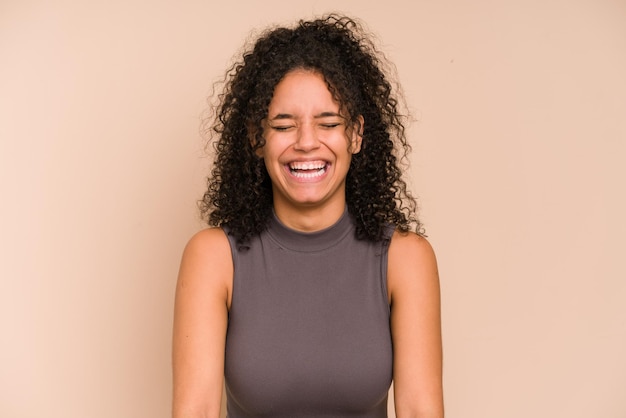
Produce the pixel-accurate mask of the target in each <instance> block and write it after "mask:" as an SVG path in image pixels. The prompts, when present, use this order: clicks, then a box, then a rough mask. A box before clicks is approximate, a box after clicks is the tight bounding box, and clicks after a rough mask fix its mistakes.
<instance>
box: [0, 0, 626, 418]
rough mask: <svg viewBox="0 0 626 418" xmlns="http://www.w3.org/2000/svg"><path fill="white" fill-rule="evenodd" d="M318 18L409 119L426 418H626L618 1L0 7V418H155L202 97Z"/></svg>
mask: <svg viewBox="0 0 626 418" xmlns="http://www.w3.org/2000/svg"><path fill="white" fill-rule="evenodd" d="M296 3H298V5H296ZM333 9H338V10H343V11H346V12H348V13H350V14H354V15H356V16H360V17H361V18H362V19H364V20H365V21H366V22H367V23H368V24H369V27H370V28H371V29H372V30H373V31H374V32H376V33H377V34H378V35H379V36H380V39H381V41H382V46H383V49H384V50H385V51H386V52H387V53H388V55H389V57H390V58H391V59H392V60H393V61H394V62H395V63H396V64H397V69H398V74H399V79H400V81H401V83H402V84H403V86H404V89H405V93H406V97H407V101H408V103H409V106H410V107H411V109H412V111H413V114H414V116H415V117H416V119H417V121H416V122H415V123H414V124H412V125H411V127H410V131H409V136H410V138H411V141H412V143H413V144H414V153H413V155H412V158H411V160H412V169H411V170H412V171H411V172H410V176H411V183H412V185H413V189H414V190H415V192H416V193H417V194H418V195H419V196H420V203H421V206H422V208H423V209H422V217H423V220H424V222H425V224H426V226H427V229H428V233H429V235H430V239H431V241H432V243H433V244H434V246H435V248H436V250H437V253H438V257H439V262H440V270H441V279H442V290H443V320H444V339H445V341H444V342H445V389H446V408H447V416H448V417H450V418H453V417H454V418H456V417H458V418H503V417H504V418H526V417H531V416H532V417H568V418H583V417H584V418H589V417H601V418H624V417H626V398H625V397H624V393H625V389H626V355H625V353H626V307H625V304H626V303H625V302H626V280H625V279H626V267H625V264H624V249H625V245H624V241H623V238H624V236H625V235H626V223H625V221H624V214H625V213H626V197H625V191H624V190H625V186H624V180H625V178H626V176H625V175H626V170H625V169H624V164H623V160H624V159H625V158H626V2H624V1H623V0H613V1H611V0H571V1H569V0H568V1H566V0H541V1H539V0H511V1H499V2H498V1H487V0H476V1H464V0H443V1H436V2H435V1H421V0H418V1H408V0H407V1H393V0H386V1H380V2H374V1H363V0H352V1H339V2H337V1H330V0H324V1H321V0H320V1H303V2H294V1H287V0H281V1H279V0H274V1H265V2H256V1H247V2H245V1H231V2H228V1H226V2H212V1H180V2H175V1H164V0H156V1H155V0H150V1H148V0H126V1H122V0H113V1H106V2H105V1H97V2H96V1H79V0H75V1H71V0H65V1H63V0H57V1H35V0H32V1H29V0H1V1H0V60H1V63H0V138H1V143H0V159H1V163H0V185H1V191H0V193H1V196H2V204H1V205H0V222H1V225H0V236H1V238H0V240H1V245H2V248H1V251H0V257H2V259H1V263H0V275H1V282H0V330H1V335H2V337H1V338H2V340H1V343H0V358H1V359H2V366H1V368H0V370H1V371H0V416H2V417H7V418H8V417H11V418H35V417H48V418H56V417H59V418H61V417H64V418H68V417H71V418H74V417H76V418H78V417H81V418H83V417H90V418H111V417H116V418H126V417H128V418H131V417H133V418H134V417H151V418H155V417H168V416H169V408H170V391H171V389H170V364H169V361H170V359H169V356H170V333H171V323H172V300H173V291H174V280H175V276H176V272H177V268H178V262H179V257H180V254H181V250H182V247H183V245H184V243H185V241H186V240H187V239H188V237H189V236H190V235H191V234H192V233H193V232H194V231H196V230H197V229H199V228H201V223H200V222H199V221H198V218H197V213H196V209H195V201H196V199H198V198H199V196H200V193H201V191H202V186H203V181H204V180H203V176H204V175H205V167H206V164H207V161H206V160H205V159H203V151H202V147H203V143H202V140H201V138H200V136H199V134H198V130H199V119H200V115H201V113H202V111H203V110H205V109H206V104H205V99H206V96H207V95H208V93H209V91H210V86H211V84H212V83H213V82H214V81H215V80H217V79H218V78H219V77H220V76H221V75H222V73H223V70H224V69H225V68H226V66H227V64H228V63H229V62H230V59H231V56H232V55H233V54H234V53H235V51H237V50H238V49H239V48H240V46H241V44H242V43H243V41H244V39H246V38H247V37H248V33H249V31H250V29H251V28H255V27H257V28H258V27H264V26H265V25H266V24H269V23H272V22H279V23H281V22H290V21H292V20H293V19H294V18H296V17H302V16H304V17H309V16H311V15H312V14H314V13H316V14H319V13H322V12H325V11H329V10H333Z"/></svg>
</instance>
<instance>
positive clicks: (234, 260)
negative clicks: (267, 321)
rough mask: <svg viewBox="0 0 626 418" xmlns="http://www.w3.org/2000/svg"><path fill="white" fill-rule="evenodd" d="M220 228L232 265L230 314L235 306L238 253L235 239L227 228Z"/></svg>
mask: <svg viewBox="0 0 626 418" xmlns="http://www.w3.org/2000/svg"><path fill="white" fill-rule="evenodd" d="M221 228H222V232H224V235H226V239H227V240H228V245H229V246H230V257H231V261H232V263H233V279H232V280H233V283H232V286H231V292H232V293H231V296H230V309H229V310H228V311H229V312H230V311H231V310H232V309H233V306H234V305H235V296H236V294H237V292H236V291H235V289H236V285H237V280H235V277H236V276H237V258H238V255H239V252H238V251H237V239H236V238H235V237H234V236H232V235H231V234H230V232H229V229H228V227H227V226H222V227H221Z"/></svg>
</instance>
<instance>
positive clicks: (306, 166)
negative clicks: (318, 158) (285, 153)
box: [289, 162, 325, 170]
mask: <svg viewBox="0 0 626 418" xmlns="http://www.w3.org/2000/svg"><path fill="white" fill-rule="evenodd" d="M324 166H325V164H324V163H321V162H311V163H291V164H289V167H290V168H291V169H292V170H321V169H322V168H324Z"/></svg>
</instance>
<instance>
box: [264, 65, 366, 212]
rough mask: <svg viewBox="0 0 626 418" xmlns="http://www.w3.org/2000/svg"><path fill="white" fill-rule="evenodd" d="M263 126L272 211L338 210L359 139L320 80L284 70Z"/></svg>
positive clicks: (315, 75)
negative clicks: (272, 197)
mask: <svg viewBox="0 0 626 418" xmlns="http://www.w3.org/2000/svg"><path fill="white" fill-rule="evenodd" d="M263 124H264V126H263V129H264V136H265V145H264V146H263V147H262V148H261V149H259V156H260V157H262V158H263V159H264V162H265V166H266V168H267V171H268V173H269V176H270V178H271V180H272V190H273V195H274V210H275V211H276V213H277V214H278V215H279V216H280V214H281V213H285V211H292V212H291V213H293V211H296V212H297V211H302V210H303V209H304V210H306V209H311V208H317V209H323V211H324V212H325V213H327V214H328V213H330V212H332V213H339V214H341V213H343V210H344V208H345V185H346V175H347V173H348V169H349V167H350V161H351V159H352V155H353V154H355V153H357V152H359V150H360V147H361V137H360V136H359V134H358V127H356V126H348V120H347V119H346V118H345V117H344V116H343V115H342V113H341V111H340V109H339V104H338V103H337V102H336V101H335V100H334V99H333V97H332V95H331V93H330V91H329V90H328V87H327V86H326V82H325V81H324V78H323V77H322V76H321V75H320V74H318V73H316V72H313V71H307V70H293V71H291V72H290V73H287V75H286V76H285V77H284V78H283V79H282V80H281V81H280V83H278V84H277V85H276V88H275V89H274V96H273V98H272V101H271V102H270V105H269V109H268V117H267V119H266V120H265V121H264V122H263ZM361 126H362V121H361Z"/></svg>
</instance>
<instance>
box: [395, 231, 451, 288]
mask: <svg viewBox="0 0 626 418" xmlns="http://www.w3.org/2000/svg"><path fill="white" fill-rule="evenodd" d="M388 259H389V262H388V268H387V281H388V288H389V296H390V298H393V296H394V294H399V293H400V292H399V291H404V289H406V288H407V287H409V288H410V287H414V286H420V285H422V286H423V285H428V284H430V285H431V286H432V285H436V286H438V282H439V274H438V270H437V259H436V257H435V252H434V250H433V247H432V246H431V245H430V243H429V242H428V240H427V239H426V238H424V237H423V236H421V235H418V234H416V233H414V232H398V231H396V232H394V234H393V236H392V237H391V243H390V245H389V256H388Z"/></svg>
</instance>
